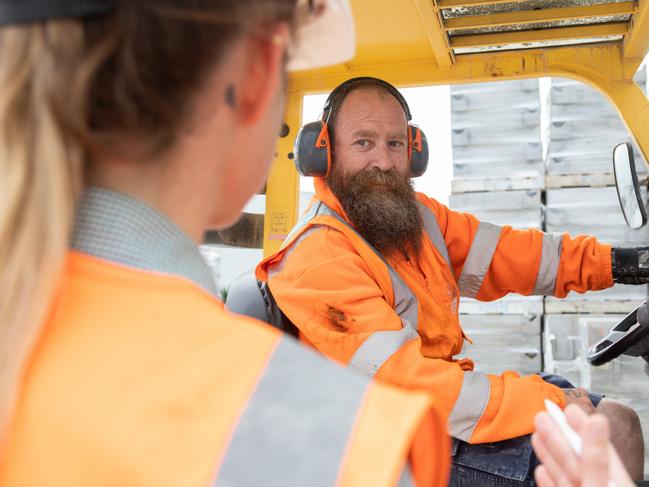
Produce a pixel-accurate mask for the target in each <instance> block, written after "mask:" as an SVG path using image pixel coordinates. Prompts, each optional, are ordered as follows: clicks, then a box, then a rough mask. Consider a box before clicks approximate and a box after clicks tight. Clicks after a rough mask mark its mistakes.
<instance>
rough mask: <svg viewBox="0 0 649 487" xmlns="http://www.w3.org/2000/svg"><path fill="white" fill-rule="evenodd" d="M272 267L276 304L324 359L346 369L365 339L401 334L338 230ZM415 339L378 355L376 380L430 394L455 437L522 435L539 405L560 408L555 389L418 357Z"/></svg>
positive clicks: (316, 235)
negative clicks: (546, 402) (382, 357)
mask: <svg viewBox="0 0 649 487" xmlns="http://www.w3.org/2000/svg"><path fill="white" fill-rule="evenodd" d="M315 255H317V256H318V258H317V259H314V258H313V256H315ZM277 265H278V266H280V267H281V272H278V273H275V274H274V273H273V272H270V273H269V275H270V276H271V277H270V279H269V285H270V289H271V291H272V293H273V295H274V297H275V299H276V300H277V303H278V304H279V306H280V307H281V308H282V310H283V311H284V313H285V314H286V315H287V317H288V318H289V319H290V320H291V321H292V322H293V323H294V324H295V325H296V326H297V327H298V328H299V329H300V332H301V336H302V339H303V340H304V341H306V342H307V343H310V344H311V345H312V346H314V347H315V348H316V349H318V350H319V351H320V352H321V353H323V354H324V355H326V356H327V357H329V358H331V359H333V360H335V361H337V362H340V363H342V364H345V365H347V364H352V365H353V364H354V360H355V357H357V354H358V353H359V351H360V350H363V349H365V348H367V344H368V343H369V344H370V345H371V341H372V339H374V338H375V337H377V336H386V334H389V333H392V332H398V331H400V330H402V329H403V324H402V323H401V320H400V318H399V316H398V315H397V314H396V312H395V311H394V310H393V309H392V307H391V305H390V304H389V302H388V300H387V299H386V293H387V292H388V291H386V290H383V289H382V288H381V286H380V285H379V284H378V282H379V280H378V278H377V276H373V275H372V272H371V271H370V269H369V268H368V266H367V265H366V264H365V263H364V261H363V260H362V259H361V258H360V256H359V255H358V254H357V253H356V252H355V251H354V249H353V248H352V246H351V245H350V243H349V242H348V241H347V240H346V237H345V236H344V235H342V234H341V233H340V232H337V231H336V230H333V229H329V228H321V229H320V230H318V231H316V232H313V233H311V234H310V235H309V236H308V237H307V238H305V239H304V240H302V241H301V242H300V244H299V245H297V246H295V247H294V248H293V252H292V253H290V255H288V257H286V258H285V259H284V261H283V262H282V263H281V264H277ZM414 335H415V336H414V337H413V336H411V337H408V339H407V340H404V342H403V343H401V344H400V345H399V346H398V347H394V349H393V350H392V351H391V353H388V354H387V355H386V356H385V360H384V361H383V362H382V363H381V364H380V366H379V368H378V370H377V371H376V375H375V377H376V379H378V380H380V381H384V382H388V383H391V384H395V385H398V386H401V387H404V388H407V389H415V390H424V391H428V392H430V393H432V394H433V396H434V397H435V399H436V404H437V405H438V408H439V410H440V412H441V413H442V415H443V417H444V418H446V419H447V420H448V427H449V431H450V432H451V435H452V436H455V437H456V438H460V439H463V440H465V441H470V442H486V441H498V440H503V439H506V438H512V437H515V436H520V435H523V434H527V433H530V432H531V431H532V430H533V417H534V414H536V413H537V412H538V411H540V410H542V409H544V406H543V400H544V399H546V398H548V399H551V400H552V401H554V402H556V403H558V404H560V405H561V406H563V402H564V396H563V393H562V392H561V390H560V389H558V388H556V387H555V386H552V385H550V384H547V383H546V382H544V381H543V380H542V379H540V378H539V377H537V376H529V377H519V376H518V375H517V374H515V373H513V372H508V373H505V374H503V375H502V376H496V375H486V374H480V373H477V372H471V371H465V370H463V368H462V364H461V363H459V362H453V361H450V360H448V359H446V358H428V357H425V356H423V355H422V353H421V339H420V337H419V335H417V334H416V333H415V334H414Z"/></svg>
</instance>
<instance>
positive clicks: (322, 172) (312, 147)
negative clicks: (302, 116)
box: [293, 120, 331, 178]
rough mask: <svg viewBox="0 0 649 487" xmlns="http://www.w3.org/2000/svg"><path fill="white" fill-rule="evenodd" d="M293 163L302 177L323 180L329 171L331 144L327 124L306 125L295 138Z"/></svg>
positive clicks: (322, 122)
mask: <svg viewBox="0 0 649 487" xmlns="http://www.w3.org/2000/svg"><path fill="white" fill-rule="evenodd" d="M293 152H294V156H295V158H294V162H295V168H296V169H297V172H298V173H300V175H302V176H312V177H320V178H325V177H327V176H328V175H329V171H331V142H330V140H329V130H328V128H327V123H326V122H324V121H321V120H319V121H317V122H311V123H307V124H306V125H305V126H304V127H302V128H301V129H300V131H299V132H298V134H297V137H296V138H295V149H294V151H293Z"/></svg>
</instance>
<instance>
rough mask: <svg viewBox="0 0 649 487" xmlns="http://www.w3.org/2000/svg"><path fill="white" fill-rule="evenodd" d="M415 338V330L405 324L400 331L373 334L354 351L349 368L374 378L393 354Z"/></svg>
mask: <svg viewBox="0 0 649 487" xmlns="http://www.w3.org/2000/svg"><path fill="white" fill-rule="evenodd" d="M402 323H403V320H402ZM417 336H418V334H417V332H416V331H415V329H414V328H412V327H411V326H410V325H409V324H408V323H407V322H406V323H404V327H403V328H402V329H401V330H384V331H377V332H374V333H372V334H371V335H370V336H368V337H367V338H366V339H365V341H364V342H363V343H362V344H361V346H360V347H358V348H357V349H356V352H355V353H354V355H353V357H352V359H351V360H350V361H349V366H350V367H351V368H352V369H354V370H357V371H358V372H360V373H362V374H364V375H366V376H368V377H374V375H375V374H376V372H377V371H378V370H379V369H380V368H381V366H382V365H383V364H384V363H385V362H386V361H387V360H388V359H389V358H390V357H391V356H392V355H394V353H395V352H397V351H398V350H399V349H400V348H401V347H403V346H404V345H405V344H406V343H408V342H409V341H411V340H414V339H415V338H417Z"/></svg>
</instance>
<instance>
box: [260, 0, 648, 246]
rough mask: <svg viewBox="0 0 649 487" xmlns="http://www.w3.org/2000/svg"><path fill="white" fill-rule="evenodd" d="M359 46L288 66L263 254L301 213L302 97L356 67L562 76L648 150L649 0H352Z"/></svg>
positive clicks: (415, 77) (481, 77)
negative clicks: (601, 103) (340, 60)
mask: <svg viewBox="0 0 649 487" xmlns="http://www.w3.org/2000/svg"><path fill="white" fill-rule="evenodd" d="M352 8H353V11H354V17H355V22H356V30H357V53H356V56H355V58H354V59H353V60H351V61H350V62H348V63H345V64H341V65H338V66H335V67H329V68H326V69H320V70H314V71H308V72H300V73H294V74H293V75H292V76H291V77H290V79H289V82H288V97H287V102H286V111H285V122H286V124H287V125H288V127H289V132H288V135H287V136H285V137H283V138H280V139H279V142H278V145H277V156H276V157H275V161H274V163H273V167H272V170H271V173H270V176H269V179H268V182H267V185H266V213H265V216H264V254H265V255H268V254H270V253H272V252H274V251H276V250H277V249H279V247H280V245H281V243H282V242H283V240H284V238H285V237H286V235H287V234H288V232H289V231H290V229H291V228H292V227H293V225H294V224H295V222H296V220H297V218H298V198H299V176H298V174H297V172H296V170H295V168H294V165H293V161H292V159H293V144H294V140H295V136H296V134H297V131H298V129H299V127H300V125H301V112H302V99H303V97H304V96H305V95H307V94H314V93H323V92H328V91H331V90H332V89H333V88H334V87H335V86H336V85H338V84H339V83H341V82H343V81H345V80H346V79H349V78H352V77H355V76H376V77H379V78H383V79H385V80H386V81H389V82H390V83H392V84H394V85H396V86H399V87H411V86H425V85H439V84H455V83H476V82H488V81H498V80H513V79H523V78H538V77H544V76H560V77H566V78H573V79H576V80H579V81H582V82H584V83H587V84H589V85H591V86H593V87H595V88H596V89H598V90H599V91H600V92H601V93H603V94H604V95H605V96H606V97H607V98H608V99H609V100H610V101H611V103H612V104H613V105H614V106H615V107H616V108H617V110H618V111H619V113H620V116H621V118H622V120H623V121H624V123H625V124H626V126H627V127H628V129H629V132H630V133H631V134H632V136H633V137H634V139H635V142H636V144H637V146H638V148H639V149H640V151H641V152H642V153H643V155H644V156H645V159H646V160H649V100H648V99H647V97H646V96H645V94H644V93H643V91H642V90H641V89H640V87H639V86H638V85H637V84H636V83H635V82H634V81H633V76H634V74H635V73H636V71H637V69H638V67H639V66H640V64H641V63H642V60H643V59H644V57H645V55H646V54H647V51H648V50H649V0H638V1H620V0H352Z"/></svg>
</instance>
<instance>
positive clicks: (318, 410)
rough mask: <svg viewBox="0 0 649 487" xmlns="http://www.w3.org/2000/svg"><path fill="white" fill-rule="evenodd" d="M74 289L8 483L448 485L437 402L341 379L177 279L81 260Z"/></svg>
mask: <svg viewBox="0 0 649 487" xmlns="http://www.w3.org/2000/svg"><path fill="white" fill-rule="evenodd" d="M62 282H63V285H62V287H61V290H60V293H59V295H58V298H57V301H56V304H55V306H54V309H53V311H52V314H51V316H50V318H49V319H48V323H47V324H46V325H45V328H44V332H43V335H42V337H41V339H40V342H39V344H38V347H37V348H36V350H35V352H34V354H33V357H32V359H31V360H30V363H29V365H28V367H27V370H26V372H25V375H24V379H23V385H22V388H21V394H20V397H19V402H18V405H17V408H16V413H15V414H14V416H13V417H12V419H11V422H10V427H9V430H8V431H7V434H6V437H5V439H4V441H3V445H2V446H3V456H2V461H1V462H0V485H11V486H32V485H48V486H66V487H75V486H82V485H83V486H86V485H93V486H102V485H106V486H108V485H111V486H112V485H128V486H149V485H150V486H154V485H155V486H164V485H169V486H178V485H182V486H193V485H195V486H210V485H214V486H218V487H220V486H259V485H278V486H279V485H281V486H304V485H309V486H323V487H324V486H332V485H339V486H367V487H370V486H386V487H387V486H394V485H397V483H398V482H401V483H400V484H399V485H412V486H414V485H419V486H423V485H436V486H442V485H446V479H447V473H448V465H449V440H448V437H447V436H446V434H445V432H444V425H443V422H442V420H441V419H440V416H439V415H438V414H437V413H435V410H434V409H433V407H432V404H431V403H432V400H431V398H430V397H428V396H427V395H426V394H420V393H419V394H417V393H407V392H405V391H401V390H399V389H396V388H392V387H387V386H384V385H380V384H376V383H372V382H369V381H368V380H367V379H366V378H364V377H362V376H359V375H357V374H352V373H350V372H349V371H346V370H345V369H342V368H340V367H337V366H335V365H334V364H331V363H330V362H329V361H327V360H325V359H324V358H322V357H319V356H318V355H316V354H314V353H313V352H311V351H309V350H306V349H304V348H303V347H300V346H299V345H298V344H297V343H296V342H295V341H293V340H292V339H289V338H285V337H283V336H281V334H280V333H278V332H276V331H274V330H272V329H271V328H269V327H266V326H263V325H262V324H261V323H258V322H255V321H254V320H250V319H246V318H243V317H240V316H235V315H232V314H229V313H227V312H225V311H224V310H223V307H222V305H221V304H220V303H219V302H217V301H216V300H215V299H213V298H212V297H211V296H210V295H209V294H208V293H206V292H204V291H203V290H201V289H199V288H198V287H197V286H195V285H194V284H192V283H190V282H189V281H187V280H184V279H181V278H177V277H169V276H163V275H156V274H152V273H147V272H143V271H138V270H134V269H130V268H127V267H123V266H119V265H115V264H110V263H107V262H105V261H101V260H98V259H95V258H92V257H88V256H85V255H81V254H78V253H71V254H70V255H69V257H68V260H67V263H66V269H65V274H64V278H63V281H62ZM407 460H410V461H409V462H407Z"/></svg>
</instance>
